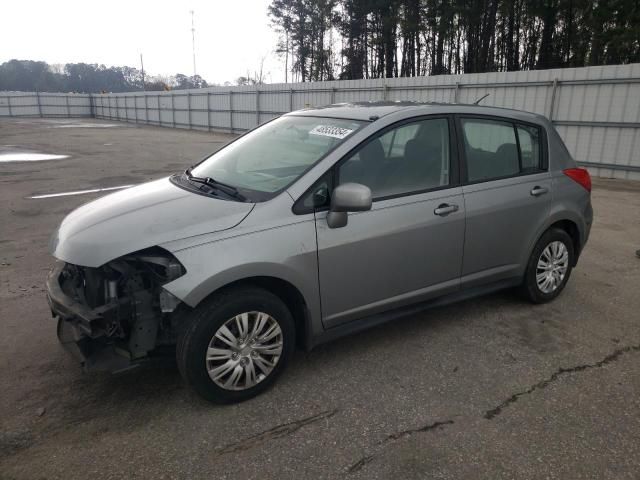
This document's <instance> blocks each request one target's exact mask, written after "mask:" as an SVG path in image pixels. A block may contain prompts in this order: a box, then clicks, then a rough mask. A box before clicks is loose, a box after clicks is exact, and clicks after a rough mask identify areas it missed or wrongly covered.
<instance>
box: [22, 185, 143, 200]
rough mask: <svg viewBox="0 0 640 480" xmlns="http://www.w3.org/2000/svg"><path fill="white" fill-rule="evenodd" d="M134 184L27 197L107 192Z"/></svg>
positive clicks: (37, 196) (36, 196)
mask: <svg viewBox="0 0 640 480" xmlns="http://www.w3.org/2000/svg"><path fill="white" fill-rule="evenodd" d="M134 186H135V185H121V186H119V187H106V188H92V189H91V190H76V191H74V192H63V193H48V194H45V195H32V196H31V197H27V198H52V197H67V196H70V195H85V194H87V193H98V192H108V191H110V190H122V189H124V188H129V187H134Z"/></svg>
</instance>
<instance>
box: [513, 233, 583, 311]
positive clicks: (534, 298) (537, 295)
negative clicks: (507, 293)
mask: <svg viewBox="0 0 640 480" xmlns="http://www.w3.org/2000/svg"><path fill="white" fill-rule="evenodd" d="M552 242H562V243H563V244H564V246H565V248H566V249H567V252H568V254H569V261H568V266H567V271H566V273H565V275H564V278H563V279H562V281H561V283H560V284H559V285H558V286H557V287H556V288H555V290H553V291H552V292H549V293H545V292H543V291H542V290H541V289H540V287H539V286H538V282H537V281H536V273H537V272H536V269H537V265H538V260H539V258H540V255H542V252H543V251H544V249H545V248H546V247H547V246H548V245H550V244H551V243H552ZM574 260H575V252H574V249H573V241H572V239H571V237H570V236H569V234H568V233H567V232H565V231H564V230H562V229H560V228H552V229H549V230H547V231H546V232H545V233H544V234H542V236H541V237H540V239H539V240H538V242H537V243H536V245H535V247H533V251H532V252H531V256H530V257H529V261H528V262H527V269H526V271H525V274H524V279H523V282H522V285H521V286H520V293H521V294H522V295H523V296H524V297H525V298H526V299H527V300H529V301H530V302H532V303H546V302H550V301H551V300H553V299H554V298H556V297H557V296H558V295H560V292H562V290H563V289H564V287H565V286H566V284H567V282H568V281H569V277H570V276H571V271H572V269H573V264H574Z"/></svg>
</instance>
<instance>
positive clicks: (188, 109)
mask: <svg viewBox="0 0 640 480" xmlns="http://www.w3.org/2000/svg"><path fill="white" fill-rule="evenodd" d="M187 114H188V115H189V130H191V129H192V128H193V125H192V124H191V92H187Z"/></svg>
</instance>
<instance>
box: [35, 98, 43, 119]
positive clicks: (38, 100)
mask: <svg viewBox="0 0 640 480" xmlns="http://www.w3.org/2000/svg"><path fill="white" fill-rule="evenodd" d="M36 102H37V103H38V115H40V118H42V106H41V105H40V92H36Z"/></svg>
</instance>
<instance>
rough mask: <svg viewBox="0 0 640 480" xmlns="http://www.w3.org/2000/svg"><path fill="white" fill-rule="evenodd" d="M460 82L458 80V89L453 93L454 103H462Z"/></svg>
mask: <svg viewBox="0 0 640 480" xmlns="http://www.w3.org/2000/svg"><path fill="white" fill-rule="evenodd" d="M460 87H461V85H460V82H456V90H455V92H454V93H453V103H460Z"/></svg>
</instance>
